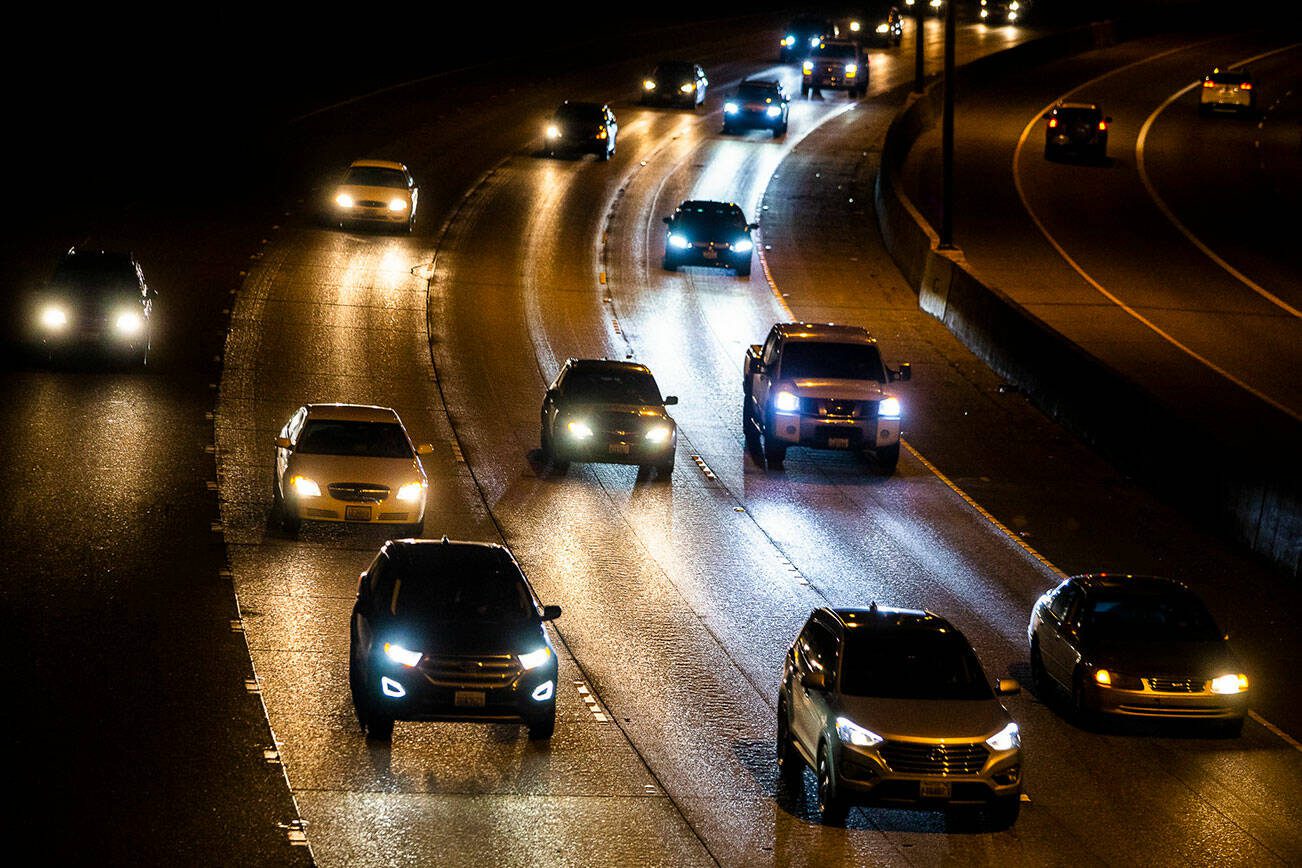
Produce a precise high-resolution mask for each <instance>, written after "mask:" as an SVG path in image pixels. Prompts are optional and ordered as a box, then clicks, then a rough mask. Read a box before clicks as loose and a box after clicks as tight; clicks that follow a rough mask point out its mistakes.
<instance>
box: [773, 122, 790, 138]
mask: <svg viewBox="0 0 1302 868" xmlns="http://www.w3.org/2000/svg"><path fill="white" fill-rule="evenodd" d="M786 134H787V124H786V121H783V122H782V123H781V124H779V125H778V126H776V127H774V128H773V138H775V139H779V138H781V137H783V136H785V135H786Z"/></svg>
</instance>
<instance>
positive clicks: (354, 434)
mask: <svg viewBox="0 0 1302 868" xmlns="http://www.w3.org/2000/svg"><path fill="white" fill-rule="evenodd" d="M433 450H434V447H433V446H431V445H430V444H428V443H422V444H420V445H419V446H416V445H413V444H412V442H411V438H410V437H409V436H408V434H407V428H406V426H404V425H403V423H402V420H401V419H400V418H398V414H397V413H396V412H394V411H393V410H392V409H390V408H389V407H377V406H374V405H370V404H304V405H303V406H301V407H299V408H298V409H297V410H296V411H294V414H293V415H292V416H290V418H289V421H288V422H286V423H285V425H284V427H283V428H281V429H280V433H279V434H278V435H277V436H276V455H275V464H274V467H273V471H274V478H273V481H272V508H271V514H272V520H273V521H274V522H276V523H278V524H279V525H280V526H281V528H282V529H283V530H285V531H286V532H288V533H291V534H295V533H298V531H299V529H300V528H301V526H302V523H303V521H304V520H310V521H323V522H346V523H349V524H379V525H386V526H392V527H394V528H395V529H396V530H397V531H398V535H399V536H419V535H420V534H421V533H422V531H423V530H424V527H425V507H426V499H427V494H428V488H429V484H428V482H427V480H426V477H425V470H424V468H423V467H421V463H420V458H419V456H421V455H429V454H430V453H431V452H433Z"/></svg>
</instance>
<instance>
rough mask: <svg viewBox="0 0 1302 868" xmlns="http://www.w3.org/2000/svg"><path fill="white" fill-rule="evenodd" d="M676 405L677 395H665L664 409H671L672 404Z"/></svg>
mask: <svg viewBox="0 0 1302 868" xmlns="http://www.w3.org/2000/svg"><path fill="white" fill-rule="evenodd" d="M677 403H678V396H677V395H665V400H664V404H665V406H666V407H672V406H673V405H674V404H677Z"/></svg>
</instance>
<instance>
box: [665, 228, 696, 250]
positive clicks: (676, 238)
mask: <svg viewBox="0 0 1302 868" xmlns="http://www.w3.org/2000/svg"><path fill="white" fill-rule="evenodd" d="M669 244H670V246H672V247H677V248H678V249H679V250H686V249H687V248H689V247H691V246H692V242H690V241H688V240H687V236H685V235H675V234H674V233H673V232H670V233H669Z"/></svg>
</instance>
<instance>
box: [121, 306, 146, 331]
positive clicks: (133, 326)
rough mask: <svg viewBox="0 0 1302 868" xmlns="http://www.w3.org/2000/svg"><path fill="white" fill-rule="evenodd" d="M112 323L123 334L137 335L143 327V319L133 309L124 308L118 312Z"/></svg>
mask: <svg viewBox="0 0 1302 868" xmlns="http://www.w3.org/2000/svg"><path fill="white" fill-rule="evenodd" d="M113 325H114V326H115V327H116V328H117V330H118V331H119V332H121V333H122V334H124V335H138V334H140V330H141V329H143V328H144V327H145V321H144V319H142V318H141V316H140V314H138V313H136V312H135V311H133V310H124V311H122V313H120V314H118V316H117V319H115V320H114V321H113Z"/></svg>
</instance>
